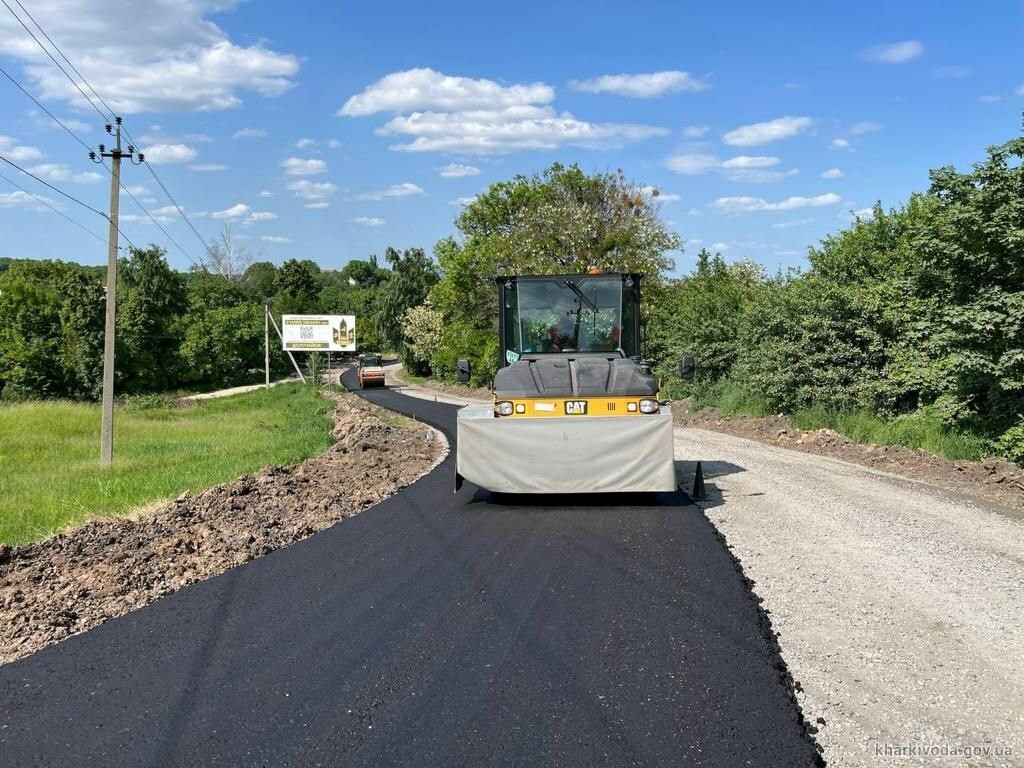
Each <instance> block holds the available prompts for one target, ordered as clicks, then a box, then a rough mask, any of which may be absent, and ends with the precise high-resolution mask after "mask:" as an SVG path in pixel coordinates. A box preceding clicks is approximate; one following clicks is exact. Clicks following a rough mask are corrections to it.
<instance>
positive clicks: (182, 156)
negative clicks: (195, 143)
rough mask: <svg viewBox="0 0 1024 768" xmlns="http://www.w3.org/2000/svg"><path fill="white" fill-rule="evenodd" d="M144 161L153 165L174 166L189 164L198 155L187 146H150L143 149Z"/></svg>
mask: <svg viewBox="0 0 1024 768" xmlns="http://www.w3.org/2000/svg"><path fill="white" fill-rule="evenodd" d="M142 151H143V152H144V153H145V155H146V161H147V162H149V163H152V164H153V165H176V164H180V163H191V162H192V161H193V160H195V159H196V158H197V157H198V156H199V153H198V152H197V151H196V150H195V149H194V148H192V147H190V146H188V145H187V144H152V145H150V146H148V147H143V148H142Z"/></svg>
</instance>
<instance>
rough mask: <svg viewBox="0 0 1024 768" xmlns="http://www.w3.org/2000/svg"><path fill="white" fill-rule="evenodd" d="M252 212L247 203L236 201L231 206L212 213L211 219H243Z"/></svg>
mask: <svg viewBox="0 0 1024 768" xmlns="http://www.w3.org/2000/svg"><path fill="white" fill-rule="evenodd" d="M251 212H252V208H250V207H249V206H248V205H246V204H245V203H235V204H234V205H232V206H231V207H230V208H225V209H224V210H223V211H215V212H214V213H211V214H210V218H211V219H232V220H234V219H242V218H245V217H246V216H248V215H249V214H250V213H251Z"/></svg>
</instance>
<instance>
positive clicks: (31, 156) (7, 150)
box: [0, 136, 43, 163]
mask: <svg viewBox="0 0 1024 768" xmlns="http://www.w3.org/2000/svg"><path fill="white" fill-rule="evenodd" d="M0 155H3V156H4V157H6V158H7V159H8V160H12V161H14V162H15V163H25V162H31V161H32V160H39V159H40V158H42V157H43V151H42V150H41V149H39V148H38V147H29V146H25V145H22V144H18V142H17V141H16V140H15V139H12V138H11V137H10V136H0Z"/></svg>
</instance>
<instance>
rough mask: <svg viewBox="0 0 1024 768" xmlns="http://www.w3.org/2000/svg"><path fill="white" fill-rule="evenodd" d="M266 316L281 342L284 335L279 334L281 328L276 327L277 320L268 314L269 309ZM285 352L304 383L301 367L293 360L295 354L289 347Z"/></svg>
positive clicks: (304, 378)
mask: <svg viewBox="0 0 1024 768" xmlns="http://www.w3.org/2000/svg"><path fill="white" fill-rule="evenodd" d="M267 317H268V318H270V322H271V323H273V324H274V330H275V331H277V337H278V338H279V339H281V343H282V344H283V343H284V336H282V335H281V329H280V328H278V327H277V320H275V319H274V316H273V315H272V314H270V310H269V309H268V310H267ZM285 352H287V353H288V359H289V360H291V361H292V366H293V367H294V368H295V372H296V373H297V374H299V378H300V379H301V380H302V383H303V384H305V383H306V377H305V376H303V375H302V369H301V368H299V364H298V363H296V362H295V355H293V354H292V353H291V350H289V349H286V350H285Z"/></svg>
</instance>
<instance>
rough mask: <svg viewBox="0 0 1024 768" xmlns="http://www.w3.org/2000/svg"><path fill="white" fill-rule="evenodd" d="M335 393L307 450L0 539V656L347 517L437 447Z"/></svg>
mask: <svg viewBox="0 0 1024 768" xmlns="http://www.w3.org/2000/svg"><path fill="white" fill-rule="evenodd" d="M337 400H338V407H337V408H336V410H335V424H334V428H333V437H334V439H335V441H336V442H335V443H334V444H333V445H332V446H331V448H329V449H328V450H327V452H326V453H325V454H323V455H322V456H320V457H318V458H316V459H310V460H308V461H304V462H302V463H301V464H297V465H295V466H293V467H287V468H286V467H270V468H268V469H264V470H262V471H261V472H258V473H257V474H255V475H245V476H243V477H240V478H239V479H238V480H236V481H234V482H232V483H228V484H226V485H220V486H217V487H215V488H211V489H209V490H207V491H204V492H203V493H201V494H199V495H198V496H191V495H190V494H188V493H185V494H184V495H182V496H181V497H180V498H178V499H177V500H176V501H173V502H170V503H166V504H163V505H161V506H160V507H158V508H157V509H155V510H152V511H149V512H146V513H144V514H142V515H140V516H138V517H137V518H136V519H127V518H117V519H111V520H100V521H94V522H90V523H87V524H85V525H83V526H81V527H79V528H75V529H73V530H71V531H68V532H66V533H62V534H59V535H57V536H55V537H53V538H51V539H48V540H46V541H43V542H39V543H37V544H28V545H26V546H22V547H17V548H13V549H12V548H11V547H7V546H0V663H4V662H8V661H13V660H14V659H17V658H20V657H22V656H26V655H28V654H29V653H32V652H34V651H37V650H39V649H40V648H43V647H44V646H47V645H50V644H51V643H56V642H59V641H61V640H63V639H64V638H66V637H68V636H70V635H73V634H76V633H78V632H83V631H85V630H87V629H89V628H91V627H94V626H96V625H97V624H100V623H102V622H104V621H106V620H107V619H109V618H112V617H114V616H120V615H122V614H125V613H128V612H129V611H133V610H135V609H136V608H140V607H142V606H144V605H146V604H147V603H150V602H152V601H153V600H156V599H157V598H158V597H161V596H163V595H166V594H168V593H170V592H174V591H175V590H178V589H180V588H181V587H183V586H185V585H186V584H191V583H193V582H196V581H200V580H202V579H206V578H209V577H211V576H215V575H217V574H219V573H222V572H224V571H226V570H228V569H229V568H233V567H234V566H236V565H240V564H242V563H245V562H247V561H249V560H252V559H254V558H257V557H259V556H260V555H264V554H266V553H267V552H271V551H272V550H275V549H280V548H281V547H286V546H288V545H289V544H291V543H292V542H294V541H298V540H299V539H303V538H305V537H307V536H309V535H311V534H313V533H316V532H317V531H320V530H323V529H324V528H327V527H329V526H331V525H334V524H335V523H337V522H338V521H339V520H342V519H344V518H346V517H351V516H352V515H355V514H357V513H358V512H360V511H361V510H363V509H365V508H366V507H368V506H370V505H372V504H375V503H376V502H378V501H380V500H381V499H383V498H385V497H387V496H390V495H391V494H393V493H395V492H396V491H398V490H399V489H401V488H403V487H405V486H406V485H408V484H409V483H411V482H412V481H413V480H415V479H416V478H418V477H420V476H421V475H423V474H424V473H425V472H427V471H428V470H430V468H431V467H433V466H434V465H435V464H436V463H437V462H438V461H439V460H440V458H441V457H442V456H443V455H444V454H445V453H446V452H447V447H446V443H445V441H444V438H443V437H441V436H440V435H439V434H438V433H436V432H435V431H434V430H430V429H428V428H426V427H424V426H422V425H418V424H415V423H414V422H408V423H407V424H402V425H399V426H396V425H393V423H391V420H389V423H385V422H384V421H382V420H381V418H380V411H379V409H377V408H375V407H374V406H372V405H369V404H368V403H366V402H365V401H363V400H361V399H359V398H357V397H354V396H352V395H339V396H337Z"/></svg>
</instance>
